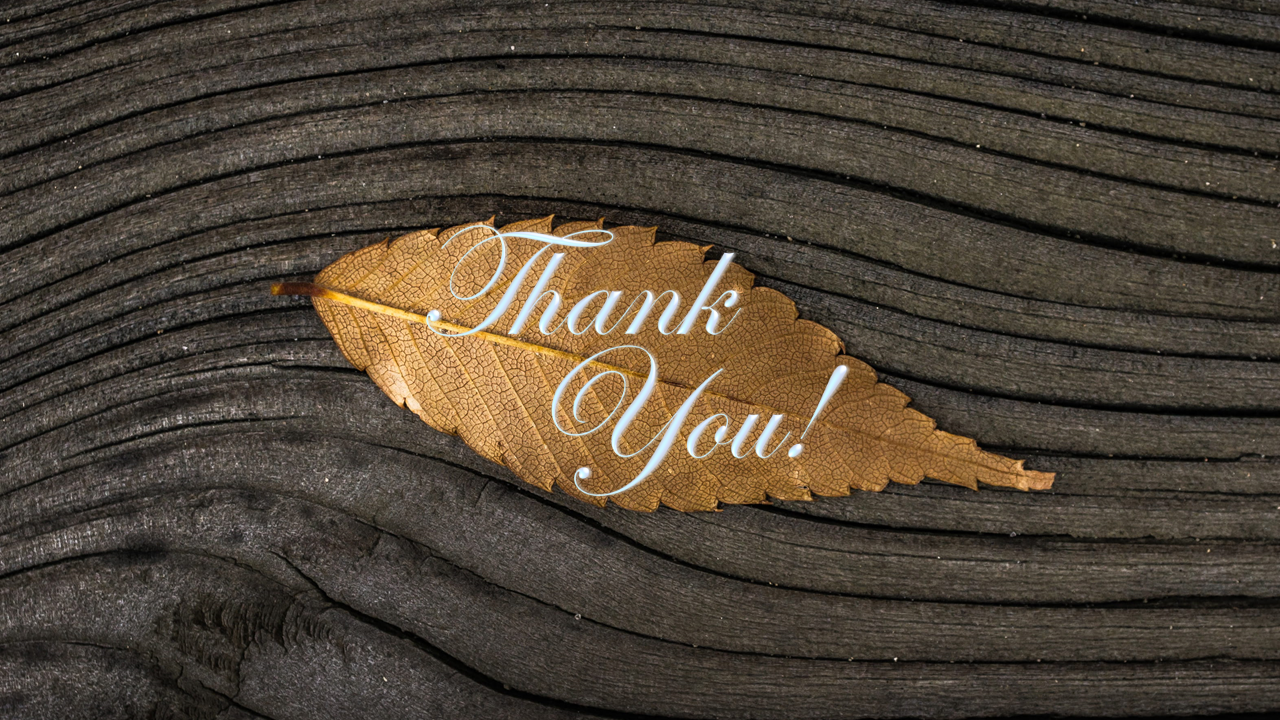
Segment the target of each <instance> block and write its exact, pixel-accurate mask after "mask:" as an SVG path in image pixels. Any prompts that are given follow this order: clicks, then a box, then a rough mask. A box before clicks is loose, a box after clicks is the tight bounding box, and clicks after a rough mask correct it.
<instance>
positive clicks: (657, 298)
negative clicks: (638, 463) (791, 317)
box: [426, 223, 849, 497]
mask: <svg viewBox="0 0 1280 720" xmlns="http://www.w3.org/2000/svg"><path fill="white" fill-rule="evenodd" d="M476 229H480V230H485V231H487V232H485V233H483V234H482V235H481V236H480V237H479V239H478V241H477V242H476V243H475V244H474V245H472V246H471V247H470V248H469V249H467V251H466V252H465V253H463V254H462V256H461V257H459V258H458V261H457V264H456V265H455V266H454V268H453V271H452V272H451V273H450V275H449V292H450V294H451V295H452V296H453V297H454V298H455V299H457V300H461V301H467V302H470V301H474V300H477V299H479V298H482V297H485V296H486V295H487V294H489V292H490V291H491V290H493V288H494V287H495V286H497V285H498V283H499V282H500V281H501V280H502V279H503V276H504V273H505V271H506V269H507V260H508V257H509V255H510V250H509V248H508V245H507V242H508V240H512V239H523V240H531V241H534V242H538V243H542V247H541V248H539V249H538V250H537V252H535V253H534V254H533V255H532V256H531V257H530V258H529V259H528V260H526V261H525V263H524V264H523V265H522V266H521V267H520V269H519V270H518V271H517V272H516V273H515V277H514V278H512V280H511V282H510V284H509V285H508V286H507V289H506V290H505V291H504V292H503V293H502V296H501V297H500V298H498V300H497V302H496V303H495V304H494V306H493V308H492V309H491V310H490V311H489V313H488V314H487V315H486V316H485V318H484V320H482V321H481V322H480V323H479V324H477V325H476V327H473V328H470V329H466V330H463V331H459V332H448V331H447V330H446V329H445V328H442V327H439V326H437V325H436V323H439V322H440V321H441V318H442V313H441V312H440V311H439V310H432V311H430V312H428V313H427V316H426V318H427V326H428V327H429V328H430V329H431V331H432V332H434V333H436V334H438V335H442V336H445V337H460V336H464V335H472V334H474V333H478V332H481V331H484V330H486V329H487V328H490V327H492V326H493V325H494V324H495V323H497V321H498V320H499V319H500V318H502V317H503V316H504V315H505V314H506V313H507V311H508V310H510V309H511V307H512V306H513V305H515V304H516V303H520V306H519V307H520V311H519V313H518V314H517V315H516V318H515V320H514V321H513V322H512V324H511V326H510V328H508V329H507V334H508V335H516V334H518V333H520V332H521V331H522V330H524V328H525V326H526V325H527V324H528V323H529V320H530V318H531V317H532V316H533V314H534V312H535V310H536V308H537V307H538V305H539V304H540V303H542V301H543V300H546V301H547V305H546V308H545V309H544V310H543V312H542V314H541V316H540V317H539V319H538V323H537V327H538V331H539V332H541V333H542V334H543V335H552V334H554V333H556V332H559V331H560V330H562V329H563V330H566V331H568V332H569V333H572V334H574V335H582V334H583V333H586V332H589V331H591V330H594V331H595V332H596V333H597V334H599V335H611V334H613V333H614V332H616V331H618V330H619V329H621V334H622V335H636V334H638V333H639V332H640V331H641V330H642V329H643V328H644V326H645V323H646V321H647V320H648V319H649V317H650V315H651V314H652V312H653V309H654V308H655V307H656V306H658V305H659V304H660V303H662V302H664V301H665V302H666V306H665V308H663V310H662V312H661V314H660V315H659V316H658V320H657V325H656V326H657V330H658V332H660V333H662V334H663V335H671V334H677V335H688V334H689V333H690V332H692V331H693V330H694V329H695V327H697V326H698V321H699V318H700V316H701V315H702V313H703V312H706V313H708V316H707V320H706V323H705V324H704V325H702V328H703V329H704V330H705V331H706V332H707V333H708V334H709V335H712V336H718V335H720V334H721V333H723V332H724V331H725V330H726V329H727V328H728V327H729V326H730V325H732V324H733V322H734V320H736V319H737V317H738V314H739V313H740V312H741V308H737V306H738V303H739V302H740V301H741V295H740V294H739V293H738V291H736V290H726V291H724V292H722V293H720V294H718V295H717V294H716V289H717V286H718V285H719V283H720V281H721V280H722V279H723V277H724V274H725V272H726V271H727V270H728V269H729V264H730V263H731V262H732V261H733V253H726V254H724V255H723V256H721V258H720V260H719V261H718V262H717V263H716V266H715V269H713V270H712V271H711V274H710V275H709V276H708V277H707V279H706V282H705V283H704V284H703V286H702V289H701V290H700V291H699V293H698V295H697V297H696V299H695V300H694V301H693V303H692V304H691V305H690V306H689V307H688V309H687V310H686V311H685V313H684V315H683V317H680V318H679V320H678V321H677V317H679V316H680V308H681V302H682V298H681V297H680V293H679V292H677V291H675V290H663V291H662V292H656V293H655V292H654V291H653V290H647V289H646V290H641V291H639V292H638V293H636V295H635V297H634V298H633V299H632V300H631V302H630V303H629V304H628V305H627V307H626V309H625V310H623V311H622V312H621V314H620V315H617V317H614V315H615V313H616V312H617V310H618V308H619V306H620V305H621V302H622V298H623V297H624V295H625V293H624V292H623V291H622V290H597V291H594V292H592V293H589V294H587V295H586V296H584V297H582V298H581V299H579V300H577V301H576V302H574V303H573V305H572V306H571V307H570V309H569V311H568V313H566V314H565V316H564V317H563V318H558V316H559V313H560V309H561V307H563V305H564V298H563V297H562V296H561V295H560V293H559V292H558V291H556V290H551V289H548V287H549V286H550V285H551V283H552V281H553V280H554V278H555V273H556V271H557V270H558V269H559V268H560V266H561V264H562V262H563V261H564V258H565V255H566V253H564V252H555V251H554V248H597V247H601V246H603V245H607V244H608V243H609V242H610V241H612V240H613V237H614V236H613V233H611V232H609V231H608V230H596V229H588V230H580V231H578V232H574V233H569V234H567V235H564V236H556V235H548V234H545V233H538V232H526V231H511V232H500V231H499V230H497V229H496V228H494V227H493V226H492V225H490V224H487V223H477V224H474V225H468V226H465V227H463V228H460V229H458V230H457V231H455V232H454V233H453V234H451V235H450V236H449V237H448V238H445V240H444V242H443V243H442V247H444V246H447V245H449V243H451V242H453V240H454V239H456V238H458V237H459V236H462V235H464V234H470V233H468V231H471V230H476ZM584 236H588V237H589V236H595V237H603V239H598V240H591V239H587V238H586V237H584ZM491 243H494V244H495V245H494V248H496V250H497V252H498V255H499V257H498V262H497V264H496V266H495V267H494V269H493V271H492V273H490V275H489V277H488V279H487V281H485V282H484V283H483V284H482V285H481V287H480V288H478V289H475V290H473V291H471V290H470V289H467V288H459V287H458V278H459V276H460V275H464V274H465V272H464V267H465V266H466V264H467V262H468V260H469V259H471V258H472V254H473V253H476V252H477V251H479V250H481V249H482V248H485V247H487V246H490V244H491ZM548 251H551V252H550V257H549V258H547V261H546V265H545V266H544V267H543V269H542V272H541V274H540V275H539V276H538V279H537V281H536V282H534V284H533V287H532V288H530V289H528V290H525V286H526V284H527V281H528V279H529V277H530V276H531V275H532V273H533V270H534V268H535V267H536V266H537V264H538V263H539V261H541V260H543V259H544V258H546V255H547V253H548ZM713 296H714V297H715V300H711V298H712V297H713ZM597 302H598V303H599V307H598V308H596V310H595V311H594V315H593V316H592V312H591V310H590V308H591V306H592V304H593V303H597ZM720 308H723V309H724V310H726V311H728V310H734V312H733V314H732V315H730V316H729V317H728V319H727V320H726V319H725V317H724V316H723V315H722V314H721V311H720ZM735 308H737V309H736V310H735ZM584 317H586V318H587V319H586V320H585V321H584ZM628 318H629V321H628ZM624 323H626V324H625V326H624ZM454 328H456V326H454ZM626 350H630V351H638V352H641V353H644V355H645V356H646V357H647V358H648V361H649V370H648V373H647V374H646V375H645V379H644V383H643V385H642V386H641V387H640V389H639V390H638V391H637V392H636V394H635V397H634V398H633V399H631V401H630V402H629V403H628V402H627V398H628V395H629V391H630V385H629V378H628V374H629V373H627V372H624V371H622V370H619V369H606V370H604V371H603V372H597V373H596V374H595V375H593V376H591V377H590V378H589V379H588V380H587V381H586V382H585V383H584V384H583V385H582V387H581V388H579V389H578V391H577V393H576V394H575V395H574V397H573V403H572V405H571V408H572V410H571V412H569V411H566V410H565V407H564V404H565V397H564V396H565V393H566V391H567V390H568V389H569V387H570V385H571V383H572V381H573V379H574V378H575V377H577V376H578V374H579V373H585V371H586V370H587V368H589V367H598V366H601V365H603V366H605V367H612V366H609V365H607V364H606V363H604V361H602V360H601V359H600V358H602V357H604V356H607V355H609V354H610V353H616V352H621V351H626ZM723 372H724V368H720V369H718V370H716V371H715V372H713V373H711V374H710V375H709V376H708V377H707V379H706V380H704V381H702V383H701V384H700V385H698V387H697V388H695V389H694V390H693V391H692V392H691V393H690V394H689V395H688V397H686V398H685V400H684V402H683V403H681V404H680V407H679V408H677V409H676V411H675V413H673V414H672V416H671V418H670V419H669V420H668V421H667V422H666V424H664V425H663V426H662V427H661V428H659V429H658V432H657V433H655V434H654V436H653V437H652V438H650V439H649V441H648V442H646V443H645V444H644V445H643V446H642V447H641V448H640V449H638V450H634V451H631V452H627V451H625V450H624V449H623V444H624V437H625V436H626V434H627V431H628V429H630V428H631V426H632V424H633V423H634V422H635V419H636V418H637V417H638V416H639V415H640V413H641V412H643V411H644V409H645V406H646V404H647V403H648V402H649V399H650V398H651V397H652V395H653V391H654V389H655V388H656V387H657V385H658V382H659V373H658V362H657V360H655V359H654V357H653V354H652V353H650V352H649V351H648V349H646V348H644V347H642V346H640V345H633V344H625V345H617V346H615V347H611V348H608V349H606V350H601V351H600V352H597V353H595V354H594V355H592V356H590V357H588V358H585V359H583V360H582V361H581V362H580V363H578V365H577V366H576V367H574V369H573V370H571V371H570V372H569V374H568V375H566V376H565V377H564V379H563V380H561V381H560V384H559V385H558V386H557V387H556V391H555V394H554V395H553V397H552V400H551V416H552V418H553V422H554V423H555V426H556V429H557V430H558V431H560V432H561V433H564V434H565V435H568V436H570V437H585V436H588V435H593V434H595V433H597V432H599V431H601V430H602V429H604V428H605V427H606V426H608V425H609V424H610V423H611V422H612V423H613V430H612V432H611V433H610V447H611V449H612V450H613V452H614V454H616V455H617V456H618V457H620V458H632V457H635V456H637V455H640V454H641V453H644V452H646V451H649V452H650V455H649V459H648V461H647V462H646V463H645V465H644V467H643V468H642V469H641V470H640V472H639V473H638V474H637V475H636V477H635V478H633V479H632V480H630V481H629V482H627V483H626V484H624V485H622V486H621V487H619V488H617V489H615V490H611V491H609V492H602V493H595V492H590V491H587V490H586V489H584V488H583V487H582V485H581V482H582V481H583V480H586V479H587V478H590V477H591V469H590V468H588V467H581V468H578V469H577V470H576V471H575V472H574V475H573V479H574V485H575V486H576V487H577V488H578V490H579V491H581V492H583V493H584V494H586V495H591V496H594V497H607V496H610V495H617V494H619V493H623V492H626V491H627V490H630V489H632V488H634V487H635V486H637V485H639V484H640V483H642V482H644V480H645V479H646V478H648V477H649V476H651V475H652V474H653V472H654V471H655V470H656V469H657V468H658V467H659V466H660V465H661V464H662V462H663V461H664V460H665V459H666V458H667V456H668V455H669V454H670V453H671V450H672V448H674V447H675V446H676V444H677V441H678V440H679V437H680V435H681V434H682V433H683V431H684V428H685V426H686V425H687V424H688V422H689V415H690V414H691V413H692V412H693V408H694V405H695V404H696V403H697V402H698V399H699V398H700V397H702V395H703V394H704V393H705V392H706V391H707V386H708V385H710V384H711V381H712V380H714V379H716V377H718V376H719V375H720V374H721V373H723ZM848 372H849V369H848V367H846V366H844V365H840V366H837V367H836V368H835V370H834V371H833V372H832V374H831V378H830V380H828V381H827V387H826V389H825V390H824V391H823V393H822V397H821V399H819V401H818V405H817V407H816V408H815V410H814V412H813V414H812V416H811V417H810V419H809V424H808V425H806V426H805V430H804V432H803V433H802V434H801V436H800V439H801V440H803V439H804V437H805V436H806V435H808V433H809V429H810V428H812V427H813V423H814V421H815V420H817V418H818V415H820V414H821V413H822V410H823V409H824V408H825V407H826V406H827V403H828V402H829V401H830V400H831V398H832V397H833V396H834V395H835V393H836V391H837V390H839V389H840V384H841V383H842V382H843V381H844V378H845V376H846V375H847V374H848ZM609 377H615V378H617V380H618V381H620V383H621V391H620V392H619V393H618V399H617V401H616V402H615V404H614V406H613V409H612V410H611V411H610V413H609V415H608V416H607V417H605V418H604V419H603V420H601V421H599V422H597V423H596V424H595V425H593V426H591V427H590V428H587V429H585V430H574V429H573V428H566V427H563V426H562V425H561V424H560V418H561V416H562V415H563V416H567V417H571V418H572V419H573V421H574V422H576V423H579V424H585V423H587V422H589V421H588V420H587V419H586V418H584V417H583V403H584V398H586V397H587V396H588V395H590V394H591V393H592V392H593V391H598V390H600V387H599V383H601V382H603V381H604V380H605V379H606V378H609ZM619 413H621V414H619ZM615 418H616V421H615ZM760 418H761V416H760V415H757V414H750V415H747V417H746V418H745V419H744V420H743V421H742V423H741V424H740V425H738V429H737V431H736V432H732V431H731V428H732V427H733V426H734V421H733V419H732V418H730V417H729V416H728V415H727V414H726V413H715V414H712V415H710V416H708V417H706V418H704V419H702V420H701V421H700V422H698V423H697V424H696V425H694V426H693V429H692V430H690V431H689V434H688V436H687V438H686V440H685V442H684V448H685V450H686V451H687V452H688V453H689V456H690V457H692V458H694V459H698V460H701V459H705V458H707V457H710V456H711V454H712V453H714V452H715V451H716V450H718V449H719V448H721V447H723V446H728V447H729V453H730V454H731V455H732V456H733V457H735V458H737V459H743V458H746V457H748V456H749V455H750V454H751V453H752V452H754V453H755V455H756V456H757V457H760V458H764V459H768V458H771V457H773V456H774V455H775V454H776V453H777V452H778V450H779V449H780V448H782V447H783V446H784V445H785V444H786V443H787V441H788V440H789V439H790V437H791V433H790V432H788V433H786V434H785V435H783V437H782V438H781V439H779V440H778V441H776V442H774V441H773V436H774V434H775V433H776V431H777V429H778V427H779V426H780V425H781V424H782V422H783V421H784V420H785V418H786V416H785V415H783V414H773V415H770V417H769V419H768V421H766V422H765V425H764V428H763V430H761V431H760V434H759V436H758V437H757V439H756V441H755V443H751V442H750V437H751V434H752V433H753V432H754V430H755V428H756V426H757V425H758V424H759V422H760ZM708 433H710V440H706V439H705V436H707V434H708ZM731 433H732V437H730V435H731ZM708 445H709V447H708ZM803 450H804V445H803V444H801V443H799V442H797V443H794V444H792V445H791V447H790V448H789V450H788V451H787V456H788V457H790V458H796V457H798V456H799V455H800V453H801V452H802V451H803Z"/></svg>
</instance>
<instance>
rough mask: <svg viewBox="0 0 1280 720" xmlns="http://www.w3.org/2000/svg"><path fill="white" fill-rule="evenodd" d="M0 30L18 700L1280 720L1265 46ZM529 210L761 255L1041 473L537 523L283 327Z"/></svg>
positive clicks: (737, 6) (827, 314)
mask: <svg viewBox="0 0 1280 720" xmlns="http://www.w3.org/2000/svg"><path fill="white" fill-rule="evenodd" d="M4 17H5V20H6V22H4V23H0V50H3V52H0V66H2V67H3V68H4V74H3V76H2V77H3V79H2V80H0V218H2V219H3V227H4V228H5V232H4V233H3V234H2V235H0V253H3V258H2V259H0V365H2V369H0V398H2V400H0V714H5V715H6V716H9V715H12V716H14V717H24V718H25V717H31V718H46V717H47V718H55V717H56V718H74V717H121V718H125V717H202V718H205V717H207V718H214V717H217V718H259V717H261V718H293V717H298V718H314V717H334V718H346V717H350V718H355V717H370V716H376V717H388V718H395V717H457V718H473V717H513V718H515V717H519V718H525V717H571V716H572V717H592V716H604V717H627V718H632V717H686V718H714V717H726V718H728V717H735V718H736V717H752V718H795V717H824V718H827V717H829V718H835V717H847V718H891V717H907V716H910V717H929V718H961V717H1005V716H1028V715H1059V716H1061V715H1075V716H1080V717H1116V716H1125V715H1143V716H1166V715H1168V716H1171V715H1187V714H1192V715H1215V714H1223V713H1256V714H1257V715H1256V717H1259V718H1260V717H1264V716H1266V715H1267V714H1269V713H1274V712H1276V711H1280V694H1278V691H1277V688H1280V604H1277V599H1278V598H1280V559H1278V558H1280V554H1278V553H1277V550H1278V544H1280V461H1278V460H1277V458H1278V457H1280V423H1277V422H1276V417H1277V415H1280V365H1278V364H1277V359H1280V249H1278V246H1277V245H1276V243H1277V242H1280V231H1277V228H1280V157H1278V155H1280V100H1278V97H1280V95H1278V91H1280V21H1278V20H1277V18H1280V13H1278V12H1277V11H1276V8H1275V7H1273V6H1272V5H1267V4H1263V3H1255V2H1249V1H1246V0H1197V2H1195V3H1193V4H1185V3H1176V4H1170V3H1161V2H1156V1H1155V0H1150V1H1148V0H1143V1H1142V2H1118V1H1115V0H1007V1H1006V0H1000V1H999V2H995V1H992V2H988V1H986V0H983V1H981V2H926V1H921V2H912V3H905V4H904V3H897V2H890V1H889V0H869V1H867V2H858V3H825V4H823V3H801V2H787V3H774V2H770V3H764V2H756V1H754V0H732V1H731V2H726V3H720V4H703V3H677V2H643V3H611V2H585V1H583V2H565V3H555V4H546V3H536V4H513V3H508V2H504V1H502V0H482V1H479V2H468V3H441V2H436V1H434V0H403V1H400V2H395V3H382V4H360V3H350V2H338V1H336V0H316V1H314V2H297V3H293V2H284V3H276V2H258V1H256V0H223V1H220V2H215V3H200V4H189V3H178V2H173V3H168V2H161V3H146V2H141V1H136V0H118V1H103V2H97V1H86V2H73V1H64V0H36V1H33V2H27V3H21V4H13V5H12V6H11V7H10V8H8V9H7V10H6V13H5V14H4ZM490 213H496V214H497V216H498V220H499V222H502V221H504V220H509V219H517V218H523V217H531V216H541V215H546V214H549V213H556V214H558V215H560V216H561V217H562V218H565V219H594V218H598V217H604V218H606V220H607V221H608V222H609V223H616V224H636V225H645V226H649V225H656V226H658V227H659V229H660V234H659V239H660V240H687V241H691V242H696V243H699V244H704V245H711V246H713V247H714V248H715V249H716V250H718V251H723V252H734V253H735V254H736V259H737V260H738V261H739V262H741V263H742V264H743V265H744V266H745V267H747V268H748V269H749V270H751V271H752V272H754V273H756V274H757V277H758V282H759V283H760V284H762V285H766V286H769V287H772V288H774V289H777V290H780V291H782V292H785V293H786V294H788V295H789V296H791V297H792V298H794V299H795V300H796V302H797V306H798V308H799V310H800V313H801V316H802V317H806V318H809V319H812V320H815V321H818V322H821V323H823V324H825V325H827V326H828V327H830V328H832V329H833V330H834V331H835V332H836V333H837V334H838V335H839V336H840V337H841V339H842V340H843V341H844V342H845V344H846V346H847V350H848V352H849V353H850V354H852V355H854V356H856V357H859V358H862V359H865V360H867V361H868V362H870V363H871V364H872V365H873V366H874V367H875V368H876V369H877V371H879V372H880V373H881V377H882V379H883V380H884V381H886V382H889V383H891V384H893V385H895V386H897V387H899V388H900V389H902V390H903V391H904V392H906V393H907V394H908V395H910V396H911V397H912V398H913V405H914V406H915V407H916V408H918V409H920V410H921V411H922V412H925V413H926V414H928V415H930V416H931V417H934V418H936V419H937V421H938V424H939V426H940V427H942V428H943V429H946V430H948V431H951V432H955V433H960V434H964V435H967V436H971V437H974V438H976V439H977V440H978V441H979V443H981V444H982V445H983V447H986V448H989V449H993V450H996V451H999V452H1001V453H1003V454H1007V455H1010V456H1013V457H1019V458H1027V459H1028V466H1029V467H1032V468H1035V469H1038V470H1046V471H1052V472H1056V473H1057V474H1058V479H1057V481H1056V483H1055V485H1054V487H1053V489H1052V490H1051V491H1049V492H1045V493H1036V494H1027V493H1017V492H1003V491H996V490H990V489H984V490H983V491H981V492H976V493H975V492H971V491H968V490H965V489H962V488H955V487H948V486H944V485H941V484H939V483H933V482H925V483H922V484H920V485H918V486H913V487H894V488H891V489H889V490H886V491H885V492H883V493H878V494H869V493H867V494H859V495H854V496H850V497H846V498H825V499H822V500H820V501H817V502H813V503H796V502H792V503H778V504H776V505H772V506H762V507H730V508H726V509H724V510H723V511H722V512H718V513H708V514H687V515H686V514H680V513H676V512H674V511H670V510H660V511H658V512H655V513H651V514H646V513H631V512H626V511H622V510H619V509H617V508H615V507H606V508H596V507H594V506H589V505H585V504H582V503H578V502H575V501H572V500H570V499H568V498H566V497H564V496H563V495H559V494H546V493H542V492H540V491H538V490H535V489H532V488H531V487H530V486H528V485H526V484H524V483H522V482H521V481H519V480H518V479H516V478H514V476H512V475H511V474H510V473H509V472H507V471H505V470H504V469H502V468H500V467H497V466H495V465H492V464H491V463H488V462H486V461H484V460H481V459H480V458H478V457H477V456H476V455H475V454H474V453H472V452H471V451H470V450H468V449H467V448H466V447H465V446H464V445H462V444H461V443H460V441H458V440H457V439H456V438H452V437H447V436H443V435H440V434H438V433H435V432H433V431H431V430H430V429H429V428H427V427H426V426H425V425H423V424H422V423H421V422H420V421H418V420H417V419H416V418H415V417H414V416H412V415H411V414H410V413H408V412H406V411H404V410H402V409H399V408H397V407H395V405H394V404H393V403H391V402H390V401H389V400H388V399H387V398H386V397H385V396H384V395H383V394H382V393H381V392H380V391H378V390H377V388H376V387H374V385H373V384H372V383H371V382H370V381H369V380H368V379H367V378H366V377H365V376H364V375H362V374H360V373H357V372H355V371H353V370H352V369H351V368H350V367H349V366H348V365H347V363H346V361H345V360H344V359H343V358H342V357H341V355H340V354H339V352H338V351H337V349H336V347H335V346H334V344H333V342H332V340H331V339H330V337H329V335H328V333H327V332H326V331H325V329H324V327H323V326H322V325H321V323H320V322H319V319H318V318H317V317H316V315H315V313H314V312H313V311H312V310H311V309H310V307H309V305H308V304H307V303H306V302H305V301H303V300H299V299H289V298H278V297H272V296H270V295H269V294H268V292H267V288H268V287H269V284H270V283H271V282H273V281H278V280H282V279H306V278H309V277H310V276H311V275H313V274H314V273H315V272H316V271H318V270H319V269H320V268H322V267H324V266H325V265H327V264H329V263H330V262H332V261H333V260H334V259H336V258H337V257H338V256H340V255H342V254H343V253H346V252H348V251H350V250H352V249H355V248H358V247H362V246H365V245H367V244H370V243H372V242H375V241H377V240H380V239H383V238H385V237H388V236H395V235H399V234H402V233H405V232H408V231H411V230H416V229H420V228H425V227H437V226H445V225H449V224H453V223H457V222H463V221H469V220H474V219H475V218H477V217H480V216H487V215H488V214H490Z"/></svg>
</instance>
